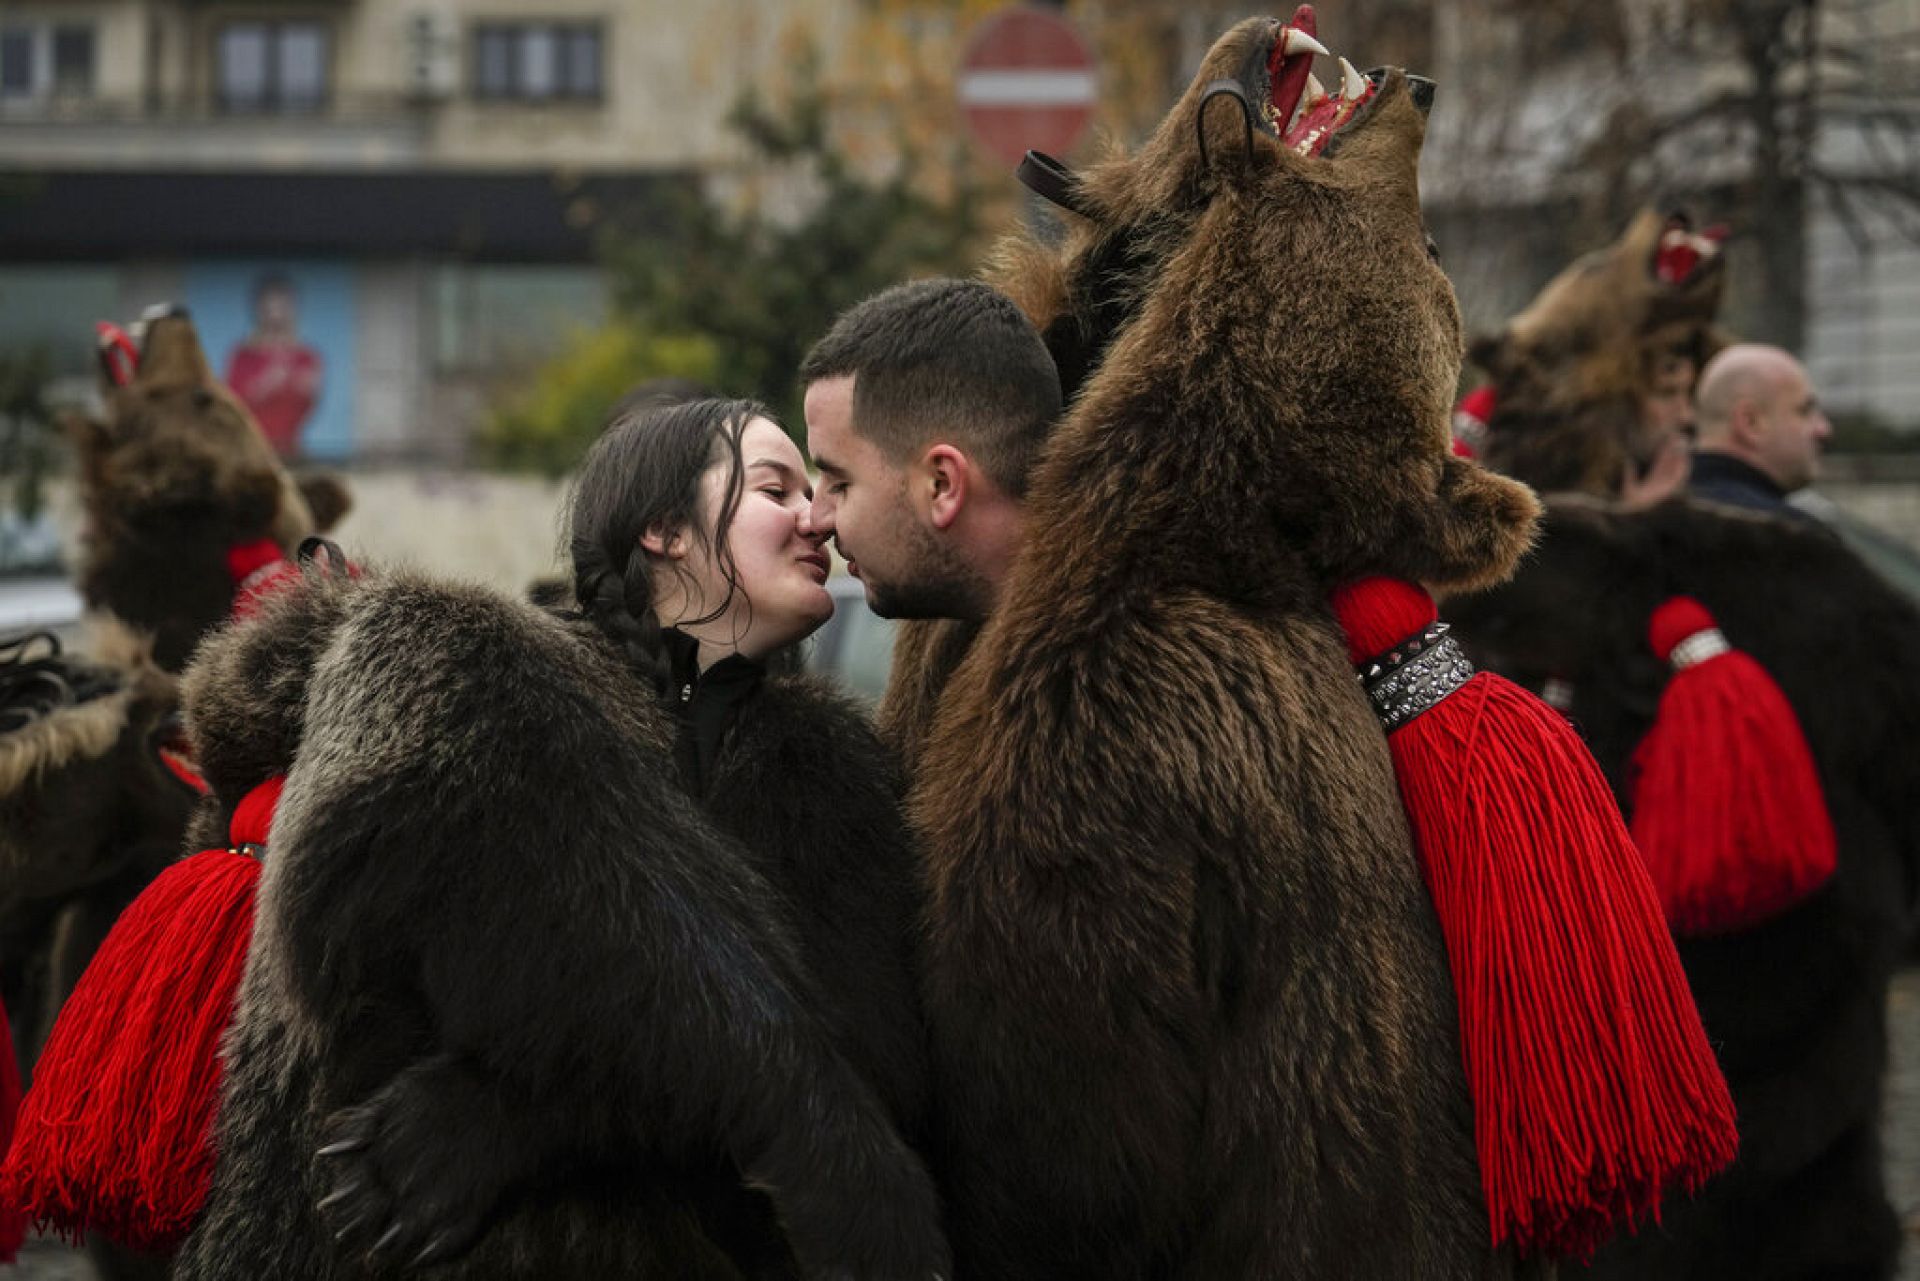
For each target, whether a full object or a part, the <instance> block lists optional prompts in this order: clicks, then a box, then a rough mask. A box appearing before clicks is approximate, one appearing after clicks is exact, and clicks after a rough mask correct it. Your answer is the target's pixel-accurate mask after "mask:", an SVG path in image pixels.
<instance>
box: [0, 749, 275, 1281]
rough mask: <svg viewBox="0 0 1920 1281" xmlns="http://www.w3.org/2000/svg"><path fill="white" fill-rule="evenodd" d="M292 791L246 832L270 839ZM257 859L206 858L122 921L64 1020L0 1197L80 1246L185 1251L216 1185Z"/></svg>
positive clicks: (259, 808)
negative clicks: (226, 1052)
mask: <svg viewBox="0 0 1920 1281" xmlns="http://www.w3.org/2000/svg"><path fill="white" fill-rule="evenodd" d="M279 788H280V781H279V780H277V779H276V780H274V781H273V782H271V783H268V784H264V785H262V786H261V787H258V788H255V789H254V791H253V792H251V793H249V794H248V796H247V797H246V798H245V800H243V801H242V802H241V805H240V807H239V809H238V810H237V811H236V813H235V816H234V823H233V834H234V839H235V841H236V842H245V841H255V842H263V841H264V839H265V835H266V829H267V825H268V822H269V821H270V819H271V815H272V807H273V803H274V801H275V800H276V799H277V798H278V795H279ZM259 876H260V863H259V861H258V860H257V859H255V858H252V857H249V856H248V855H246V854H244V853H239V852H235V851H233V850H224V849H215V850H205V851H203V852H201V853H199V854H195V855H193V856H192V857H191V858H187V859H183V860H182V861H180V862H179V863H176V864H174V865H173V866H172V867H170V868H168V869H167V870H166V871H165V872H164V873H162V874H161V875H160V877H159V878H158V879H157V880H155V881H154V883H153V884H152V885H150V886H148V887H147V888H146V890H145V891H143V892H142V893H141V895H140V897H139V898H137V899H135V900H134V901H133V903H132V904H130V905H129V906H128V908H127V910H126V911H125V912H123V913H121V915H120V919H119V920H118V921H116V922H114V926H113V929H112V931H110V932H109V933H108V935H107V937H106V940H105V941H104V942H103V943H102V944H101V946H100V950H99V951H98V952H97V953H95V955H94V958H93V961H92V963H91V964H89V965H88V966H87V970H86V973H85V974H83V975H81V978H80V982H79V985H78V986H76V987H75V989H74V992H73V995H72V996H70V997H69V998H67V1002H66V1004H65V1005H64V1006H63V1007H62V1008H61V1011H60V1017H59V1019H58V1020H57V1021H56V1022H55V1023H54V1028H53V1035H52V1036H51V1037H50V1038H49V1039H48V1042H47V1047H46V1049H45V1051H44V1052H42V1054H41V1056H40V1061H39V1064H38V1066H37V1068H36V1069H35V1072H34V1080H33V1086H32V1088H31V1089H29V1090H28V1092H27V1097H26V1102H25V1105H24V1106H23V1107H22V1108H21V1112H20V1124H19V1128H18V1130H17V1132H16V1133H15V1135H14V1142H13V1147H12V1150H11V1151H10V1152H9V1153H8V1156H7V1162H6V1166H5V1168H4V1170H0V1199H4V1201H5V1202H6V1203H8V1204H12V1205H17V1206H20V1207H22V1208H23V1209H24V1210H25V1211H26V1212H27V1213H28V1214H29V1215H30V1216H31V1217H32V1218H33V1220H34V1221H35V1222H37V1223H39V1224H41V1225H43V1226H46V1227H50V1228H53V1229H55V1230H57V1231H59V1232H60V1233H62V1234H63V1235H65V1236H68V1237H70V1238H73V1239H78V1238H79V1237H80V1236H82V1235H83V1234H84V1233H87V1232H99V1233H102V1234H103V1235H105V1236H107V1237H109V1238H111V1239H112V1240H114V1241H117V1242H119V1243H120V1244H122V1245H127V1246H132V1247H134V1248H136V1249H141V1250H151V1251H160V1250H168V1249H172V1248H174V1247H175V1246H177V1245H179V1243H180V1242H181V1241H182V1240H184V1239H185V1237H186V1235H187V1233H188V1231H189V1230H190V1229H191V1228H192V1226H193V1222H194V1219H195V1217H196V1216H197V1215H198V1214H199V1212H200V1207H201V1205H202V1204H203V1203H204V1202H205V1200H206V1195H207V1189H208V1185H209V1182H210V1180H211V1178H212V1175H213V1144H212V1140H213V1121H214V1115H215V1109H216V1107H217V1105H218V1101H219V1092H220V1057H219V1049H220V1041H221V1038H222V1037H223V1036H224V1035H225V1033H226V1030H227V1026H228V1024H229V1023H230V1022H231V1021H232V1016H233V1005H234V1000H235V998H236V996H237V994H238V992H239V987H240V976H241V973H242V971H243V970H244V968H245V966H246V959H247V947H248V944H249V943H250V941H251V940H252V936H253V903H254V888H255V885H256V883H257V882H258V880H259Z"/></svg>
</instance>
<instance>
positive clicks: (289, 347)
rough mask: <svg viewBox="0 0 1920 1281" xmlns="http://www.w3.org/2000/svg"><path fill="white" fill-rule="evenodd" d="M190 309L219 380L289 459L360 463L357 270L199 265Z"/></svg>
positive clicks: (330, 265) (302, 263)
mask: <svg viewBox="0 0 1920 1281" xmlns="http://www.w3.org/2000/svg"><path fill="white" fill-rule="evenodd" d="M187 307H188V308H189V309H190V310H191V311H192V312H193V319H194V323H195V325H196V326H198V328H199V330H200V342H201V345H202V346H204V347H205V348H206V352H207V359H208V360H209V361H210V362H212V364H213V368H214V372H215V373H217V374H219V375H220V376H221V377H222V378H223V379H224V380H225V381H226V384H227V386H229V387H231V388H233V390H234V393H235V394H236V395H238V396H239V397H240V399H241V400H243V401H245V402H246V403H247V406H248V408H250V409H252V410H253V414H254V417H255V418H257V419H259V420H260V427H261V429H262V430H263V431H265V432H266V434H267V439H268V440H270V441H272V442H273V446H274V448H275V449H278V450H279V451H280V453H281V454H282V455H284V456H286V457H288V458H320V459H341V458H345V457H347V456H349V455H351V454H352V453H353V446H354V440H353V390H354V341H353V339H354V324H353V317H354V298H353V268H352V266H351V265H350V264H347V263H338V262H314V261H311V260H300V259H294V260H285V261H282V260H265V259H262V260H251V259H249V260H232V261H224V262H203V263H195V264H194V265H193V266H192V267H190V268H189V269H188V272H187Z"/></svg>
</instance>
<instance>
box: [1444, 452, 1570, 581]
mask: <svg viewBox="0 0 1920 1281" xmlns="http://www.w3.org/2000/svg"><path fill="white" fill-rule="evenodd" d="M1427 512H1428V521H1427V528H1426V529H1425V530H1423V531H1421V532H1422V535H1423V537H1422V539H1421V544H1420V545H1421V547H1422V548H1423V549H1424V556H1423V558H1422V559H1423V561H1424V563H1423V564H1421V565H1419V566H1417V567H1415V568H1414V576H1415V577H1417V578H1418V579H1419V580H1420V581H1421V582H1423V583H1425V584H1427V586H1429V587H1430V588H1433V589H1434V590H1436V591H1474V590H1477V589H1479V588H1482V587H1489V586H1491V585H1493V584H1494V583H1497V582H1500V581H1501V580H1502V579H1504V578H1506V577H1507V576H1508V575H1510V574H1512V573H1513V570H1514V567H1515V566H1516V565H1518V564H1519V563H1520V557H1521V556H1523V555H1525V554H1526V551H1527V549H1528V548H1529V547H1531V546H1532V545H1533V539H1534V533H1535V530H1536V528H1537V526H1538V524H1539V520H1540V500H1539V498H1537V497H1536V496H1535V495H1534V492H1533V491H1532V490H1531V489H1529V488H1527V487H1526V486H1525V485H1523V484H1521V483H1520V482H1519V481H1517V480H1512V479H1509V478H1508V477H1506V476H1500V475H1496V474H1495V473H1493V472H1490V471H1488V470H1486V468H1484V467H1482V466H1480V464H1478V463H1475V462H1471V461H1469V460H1467V459H1464V458H1458V457H1454V456H1451V455H1450V456H1448V457H1447V458H1445V459H1444V460H1442V462H1441V472H1440V485H1439V487H1438V489H1437V491H1436V492H1435V494H1434V497H1433V501H1432V503H1431V505H1430V506H1429V507H1428V508H1427Z"/></svg>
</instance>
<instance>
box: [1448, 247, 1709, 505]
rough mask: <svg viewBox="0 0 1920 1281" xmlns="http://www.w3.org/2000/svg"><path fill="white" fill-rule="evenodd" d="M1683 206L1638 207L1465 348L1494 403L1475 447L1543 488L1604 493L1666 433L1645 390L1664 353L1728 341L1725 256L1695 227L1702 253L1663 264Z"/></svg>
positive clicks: (1501, 468) (1485, 458) (1705, 349)
mask: <svg viewBox="0 0 1920 1281" xmlns="http://www.w3.org/2000/svg"><path fill="white" fill-rule="evenodd" d="M1689 227H1690V224H1689V223H1688V221H1687V219H1686V217H1685V216H1684V215H1682V214H1678V213H1675V214H1669V215H1666V216H1662V215H1660V214H1658V213H1655V212H1654V211H1653V210H1651V209H1648V210H1642V211H1641V212H1640V214H1639V215H1638V216H1636V217H1635V218H1634V220H1633V222H1632V223H1630V224H1629V225H1628V226H1627V229H1626V230H1625V231H1624V232H1623V233H1621V235H1620V238H1619V239H1618V240H1616V241H1614V242H1613V243H1612V244H1610V245H1608V246H1606V247H1605V248H1603V249H1599V250H1596V251H1595V252H1593V253H1590V254H1587V255H1586V256H1584V257H1582V258H1580V259H1578V260H1577V261H1575V262H1574V263H1573V264H1572V265H1570V266H1569V267H1567V269H1566V270H1564V271H1562V272H1561V273H1560V274H1559V275H1557V276H1555V277H1554V278H1553V279H1552V280H1550V281H1548V282H1547V284H1546V286H1545V288H1543V289H1541V291H1540V293H1539V295H1538V296H1537V297H1535V299H1534V300H1533V302H1532V303H1530V304H1529V305H1528V306H1527V308H1526V310H1525V311H1522V312H1521V313H1520V314H1519V315H1517V316H1515V317H1514V318H1513V319H1512V320H1510V321H1508V322H1507V324H1506V325H1505V327H1504V328H1502V329H1501V331H1500V332H1499V333H1498V334H1494V335H1490V336H1486V337H1481V338H1477V339H1475V340H1474V342H1473V344H1472V345H1471V346H1470V348H1469V349H1468V355H1469V357H1470V359H1471V360H1472V361H1473V363H1474V364H1476V365H1479V366H1480V367H1481V368H1482V369H1484V370H1486V371H1487V374H1488V375H1489V377H1490V379H1491V382H1492V386H1493V389H1494V396H1495V402H1494V410H1493V415H1492V418H1491V419H1490V420H1489V421H1488V423H1487V424H1486V436H1485V440H1484V443H1483V444H1482V446H1481V447H1480V448H1479V451H1478V452H1479V457H1480V460H1481V461H1482V462H1484V463H1485V464H1486V465H1487V466H1488V467H1491V468H1492V469H1493V470H1495V471H1498V472H1501V473H1503V474H1505V475H1508V476H1512V477H1514V478H1515V479H1518V480H1522V481H1525V482H1526V483H1527V484H1529V485H1531V486H1533V487H1534V488H1535V489H1536V490H1539V491H1540V492H1541V493H1554V492H1561V491H1574V492H1579V493H1587V494H1596V495H1600V496H1603V497H1604V496H1610V495H1612V494H1613V493H1614V492H1616V490H1617V489H1618V488H1619V485H1620V478H1621V476H1622V475H1624V474H1625V473H1626V471H1627V469H1628V467H1629V466H1632V467H1635V468H1638V469H1640V470H1642V471H1644V470H1645V469H1646V467H1647V466H1648V465H1649V464H1650V463H1652V461H1653V458H1654V455H1655V454H1656V453H1657V452H1658V450H1659V448H1660V446H1661V444H1662V443H1663V442H1662V440H1661V439H1660V437H1659V436H1658V434H1657V433H1655V432H1652V431H1650V430H1649V429H1648V428H1647V427H1646V426H1645V425H1644V423H1643V421H1642V417H1641V411H1640V399H1641V397H1642V396H1643V395H1645V393H1646V391H1647V390H1648V388H1649V387H1650V386H1651V382H1652V379H1653V376H1654V374H1655V372H1656V370H1657V367H1658V365H1659V363H1660V362H1661V360H1662V359H1663V358H1665V357H1669V356H1679V357H1684V358H1685V359H1687V360H1691V361H1692V362H1693V365H1694V369H1695V370H1696V371H1698V370H1699V369H1701V368H1703V367H1705V365H1706V362H1707V360H1708V359H1709V358H1710V357H1711V356H1712V355H1713V354H1714V353H1715V352H1717V351H1719V350H1720V348H1721V347H1723V346H1725V345H1726V339H1725V336H1724V335H1722V334H1720V333H1719V332H1718V331H1717V330H1716V329H1715V328H1714V326H1713V318H1714V314H1715V312H1716V311H1717V310H1718V309H1719V306H1720V295H1721V293H1722V291H1723V289H1724V288H1725V285H1726V270H1725V268H1726V258H1725V257H1724V256H1723V255H1722V254H1721V253H1720V252H1719V250H1718V247H1717V245H1715V244H1713V243H1712V242H1710V241H1706V240H1705V239H1704V238H1701V237H1694V238H1693V239H1694V241H1695V243H1696V244H1699V245H1701V252H1700V256H1699V258H1698V260H1697V261H1695V262H1694V263H1693V265H1692V267H1691V269H1690V270H1689V271H1687V273H1686V274H1685V275H1684V276H1682V277H1680V278H1679V279H1677V280H1672V281H1668V280H1665V279H1662V277H1661V275H1660V272H1659V261H1660V254H1661V245H1662V241H1663V238H1664V237H1667V236H1669V235H1670V234H1672V233H1673V232H1675V231H1681V232H1686V231H1687V230H1688V228H1689Z"/></svg>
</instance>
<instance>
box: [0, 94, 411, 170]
mask: <svg viewBox="0 0 1920 1281" xmlns="http://www.w3.org/2000/svg"><path fill="white" fill-rule="evenodd" d="M427 131H428V113H427V111H426V110H425V109H423V107H422V106H421V105H420V104H419V103H417V102H413V101H410V100H408V99H405V98H402V97H399V96H396V95H358V96H340V97H335V98H333V99H331V100H329V101H328V102H326V103H325V104H323V105H321V106H320V107H318V109H302V110H290V111H284V112H240V111H234V110H221V109H219V108H217V107H215V106H211V105H208V106H192V107H189V106H165V107H159V108H156V107H153V106H150V105H149V104H146V103H143V102H139V101H136V100H132V99H125V98H89V99H71V98H67V99H49V100H45V101H38V102H31V103H4V104H0V164H6V165H9V166H27V167H34V168H48V169H76V168H87V169H93V168H130V169H132V168H138V169H153V168H203V167H204V168H210V169H231V168H234V167H236V166H239V167H246V168H252V167H269V168H271V167H277V166H282V165H284V166H287V167H290V168H292V167H309V166H318V167H329V168H356V169H357V168H368V169H379V168H387V167H395V168H404V167H407V166H411V165H414V164H417V163H419V162H420V161H421V159H422V158H423V156H424V152H425V148H426V140H427Z"/></svg>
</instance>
